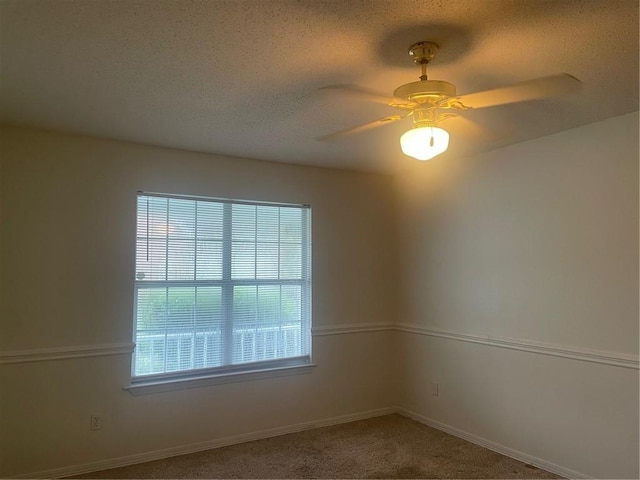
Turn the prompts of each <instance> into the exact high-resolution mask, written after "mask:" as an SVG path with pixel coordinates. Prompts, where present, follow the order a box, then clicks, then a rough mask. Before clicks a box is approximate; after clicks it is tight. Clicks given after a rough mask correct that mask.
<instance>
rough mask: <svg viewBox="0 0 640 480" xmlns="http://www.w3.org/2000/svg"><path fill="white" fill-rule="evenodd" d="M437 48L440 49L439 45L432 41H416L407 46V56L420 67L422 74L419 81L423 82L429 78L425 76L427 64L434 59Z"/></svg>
mask: <svg viewBox="0 0 640 480" xmlns="http://www.w3.org/2000/svg"><path fill="white" fill-rule="evenodd" d="M438 50H440V46H439V45H438V44H437V43H434V42H418V43H414V44H413V45H411V46H410V47H409V56H410V57H412V58H413V61H414V62H415V63H417V64H418V65H420V67H421V68H422V75H420V77H419V78H420V80H421V81H423V82H424V81H426V80H428V79H429V78H428V77H427V65H428V64H429V62H430V61H431V60H433V59H434V57H435V56H436V54H437V53H438Z"/></svg>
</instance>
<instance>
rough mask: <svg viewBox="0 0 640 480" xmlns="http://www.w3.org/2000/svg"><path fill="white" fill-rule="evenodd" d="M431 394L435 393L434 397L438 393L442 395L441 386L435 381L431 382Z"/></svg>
mask: <svg viewBox="0 0 640 480" xmlns="http://www.w3.org/2000/svg"><path fill="white" fill-rule="evenodd" d="M431 395H433V396H434V397H437V396H438V395H440V387H439V385H438V384H437V383H435V382H432V383H431Z"/></svg>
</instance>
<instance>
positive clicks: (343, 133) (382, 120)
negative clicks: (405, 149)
mask: <svg viewBox="0 0 640 480" xmlns="http://www.w3.org/2000/svg"><path fill="white" fill-rule="evenodd" d="M402 118H403V117H402V116H401V115H390V116H388V117H384V118H379V119H378V120H374V121H373V122H369V123H365V124H364V125H360V126H357V127H353V128H349V129H348V130H342V131H341V132H336V133H330V134H329V135H324V136H322V137H318V138H317V140H321V141H325V140H335V139H338V138H341V137H345V136H347V135H352V134H354V133H360V132H364V131H366V130H371V129H372V128H377V127H381V126H383V125H388V124H389V123H393V122H397V121H398V120H401V119H402Z"/></svg>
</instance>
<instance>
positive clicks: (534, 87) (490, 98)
mask: <svg viewBox="0 0 640 480" xmlns="http://www.w3.org/2000/svg"><path fill="white" fill-rule="evenodd" d="M581 85H582V82H580V80H578V79H577V78H576V77H573V76H571V75H569V74H568V73H561V74H559V75H551V76H548V77H541V78H535V79H533V80H527V81H525V82H520V83H515V84H513V85H509V86H507V87H501V88H495V89H493V90H485V91H482V92H477V93H470V94H468V95H462V96H460V97H457V100H459V101H460V102H462V104H463V105H465V106H467V107H470V108H485V107H493V106H495V105H504V104H506V103H514V102H524V101H528V100H537V99H540V98H546V97H552V96H557V95H564V94H567V93H571V92H575V91H577V90H578V89H579V88H580V86H581Z"/></svg>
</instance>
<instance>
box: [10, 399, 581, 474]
mask: <svg viewBox="0 0 640 480" xmlns="http://www.w3.org/2000/svg"><path fill="white" fill-rule="evenodd" d="M393 413H398V414H400V415H402V416H404V417H407V418H411V419H412V420H415V421H417V422H420V423H423V424H425V425H428V426H430V427H433V428H436V429H438V430H441V431H443V432H446V433H449V434H451V435H453V436H455V437H458V438H461V439H463V440H467V441H468V442H471V443H474V444H476V445H480V446H481V447H484V448H487V449H489V450H493V451H494V452H497V453H500V454H502V455H505V456H507V457H511V458H514V459H516V460H519V461H521V462H524V463H527V464H530V465H534V466H536V467H539V468H542V469H544V470H547V471H549V472H552V473H555V474H557V475H560V476H562V477H565V478H576V479H591V478H593V477H589V476H588V475H585V474H583V473H580V472H576V471H574V470H570V469H568V468H565V467H562V466H560V465H556V464H554V463H551V462H548V461H546V460H543V459H541V458H537V457H534V456H533V455H529V454H527V453H524V452H520V451H518V450H514V449H512V448H509V447H505V446H504V445H500V444H498V443H495V442H492V441H490V440H486V439H484V438H482V437H478V436H477V435H474V434H472V433H468V432H466V431H464V430H460V429H459V428H456V427H452V426H450V425H446V424H444V423H441V422H438V421H437V420H434V419H432V418H429V417H425V416H423V415H420V414H418V413H415V412H412V411H410V410H407V409H405V408H402V407H387V408H378V409H375V410H367V411H364V412H357V413H352V414H348V415H339V416H336V417H329V418H324V419H319V420H312V421H310V422H303V423H296V424H293V425H287V426H284V427H276V428H269V429H266V430H258V431H255V432H249V433H243V434H240V435H233V436H230V437H224V438H219V439H215V440H209V441H206V442H199V443H193V444H190V445H183V446H179V447H171V448H166V449H162V450H154V451H151V452H145V453H138V454H135V455H127V456H124V457H117V458H110V459H107V460H100V461H97V462H90V463H84V464H81V465H72V466H68V467H61V468H54V469H51V470H44V471H40V472H32V473H28V474H22V475H18V476H14V477H10V478H61V477H67V476H71V475H80V474H83V473H90V472H96V471H100V470H107V469H110V468H118V467H126V466H128V465H134V464H136V463H144V462H151V461H153V460H161V459H164V458H169V457H175V456H178V455H186V454H189V453H196V452H201V451H204V450H210V449H212V448H219V447H226V446H228V445H235V444H238V443H244V442H251V441H253V440H262V439H264V438H270V437H277V436H279V435H285V434H288V433H296V432H301V431H303V430H309V429H312V428H319V427H328V426H330V425H338V424H341V423H348V422H354V421H357V420H364V419H367V418H373V417H380V416H383V415H390V414H393Z"/></svg>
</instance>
